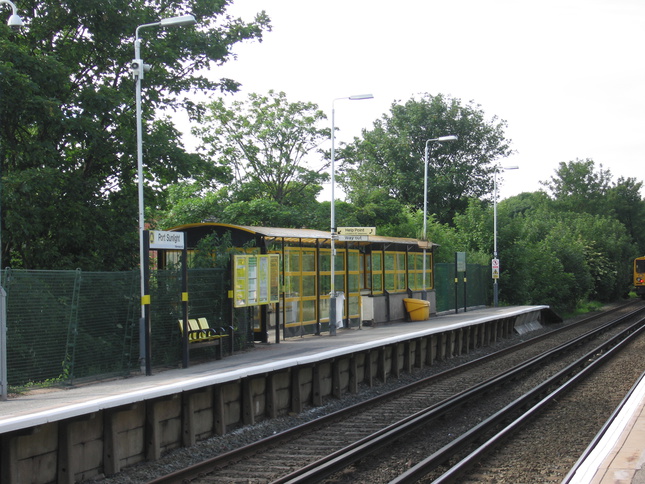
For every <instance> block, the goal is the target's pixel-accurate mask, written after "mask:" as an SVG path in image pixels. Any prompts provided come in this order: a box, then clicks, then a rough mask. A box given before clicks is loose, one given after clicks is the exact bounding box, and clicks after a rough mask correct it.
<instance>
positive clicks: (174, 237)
mask: <svg viewBox="0 0 645 484" xmlns="http://www.w3.org/2000/svg"><path fill="white" fill-rule="evenodd" d="M150 248H151V249H183V248H184V233H183V232H167V231H163V230H150Z"/></svg>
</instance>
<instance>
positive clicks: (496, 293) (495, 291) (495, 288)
mask: <svg viewBox="0 0 645 484" xmlns="http://www.w3.org/2000/svg"><path fill="white" fill-rule="evenodd" d="M493 259H497V167H495V173H494V174H493ZM498 302H499V286H498V285H497V279H493V307H497V305H498Z"/></svg>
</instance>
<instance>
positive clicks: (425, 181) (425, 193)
mask: <svg viewBox="0 0 645 484" xmlns="http://www.w3.org/2000/svg"><path fill="white" fill-rule="evenodd" d="M457 139H458V138H457V136H456V135H454V134H450V135H448V136H440V137H438V138H432V139H429V140H428V141H426V149H425V157H424V159H423V241H424V242H425V243H426V245H427V241H428V146H429V145H430V143H444V142H445V141H457ZM426 245H424V246H423V290H422V291H421V298H422V299H424V300H427V299H428V290H427V289H426V287H427V286H426V265H427V263H426Z"/></svg>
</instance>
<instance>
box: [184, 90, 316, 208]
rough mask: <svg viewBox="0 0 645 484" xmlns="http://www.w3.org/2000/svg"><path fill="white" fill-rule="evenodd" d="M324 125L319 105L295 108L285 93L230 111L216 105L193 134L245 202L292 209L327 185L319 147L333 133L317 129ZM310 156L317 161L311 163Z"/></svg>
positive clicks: (301, 104)
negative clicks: (226, 170)
mask: <svg viewBox="0 0 645 484" xmlns="http://www.w3.org/2000/svg"><path fill="white" fill-rule="evenodd" d="M324 119H326V116H325V114H324V113H323V112H322V111H320V110H319V109H318V106H317V105H316V104H313V103H309V102H293V103H292V102H289V101H287V97H286V94H285V93H284V92H279V93H276V92H274V91H269V93H268V94H267V95H259V94H250V95H249V98H248V100H246V101H234V102H233V103H232V106H231V107H227V106H226V104H225V103H224V101H223V100H217V101H214V102H212V103H211V104H210V105H209V106H208V114H207V115H205V116H204V117H203V118H202V126H201V127H200V128H197V129H195V130H194V132H195V134H197V135H199V136H200V137H201V139H202V140H203V143H204V144H203V146H204V150H205V151H206V153H207V154H208V155H209V156H210V157H211V158H212V159H213V160H215V161H216V162H217V164H219V165H222V166H226V167H228V168H229V169H230V170H231V173H232V175H233V183H234V189H235V190H236V191H239V192H240V193H241V194H243V195H242V196H241V198H243V199H245V200H251V199H270V200H272V201H274V202H276V203H277V204H279V205H284V206H289V205H291V206H293V205H298V204H299V203H300V201H301V200H302V197H303V196H304V195H308V196H311V195H312V188H313V195H314V197H315V195H316V194H317V193H318V192H319V191H320V189H321V186H320V185H321V184H322V182H323V181H324V180H326V179H327V174H326V173H323V171H322V170H323V169H325V168H326V164H325V163H320V159H321V158H323V156H322V151H321V150H320V145H321V144H322V143H323V142H324V141H326V140H327V139H328V138H329V129H327V128H321V127H318V125H319V124H320V122H321V121H323V120H324ZM312 153H318V155H319V156H318V157H314V158H315V159H314V160H312V159H311V158H312ZM316 165H317V167H315V166H316Z"/></svg>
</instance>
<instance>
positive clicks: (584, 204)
mask: <svg viewBox="0 0 645 484" xmlns="http://www.w3.org/2000/svg"><path fill="white" fill-rule="evenodd" d="M542 184H543V185H544V186H546V187H547V188H548V190H549V191H550V192H551V194H552V196H553V198H554V199H555V200H556V201H557V202H558V205H559V206H560V207H561V208H562V209H563V210H570V211H574V212H587V213H604V211H605V208H606V195H607V192H608V190H609V188H610V185H611V172H610V171H609V170H603V168H602V165H600V169H599V170H598V171H596V170H595V163H594V161H593V160H591V159H586V160H575V161H570V162H568V163H564V162H561V163H560V165H559V168H558V169H557V170H556V174H555V176H553V177H551V179H550V180H549V181H548V182H542Z"/></svg>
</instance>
